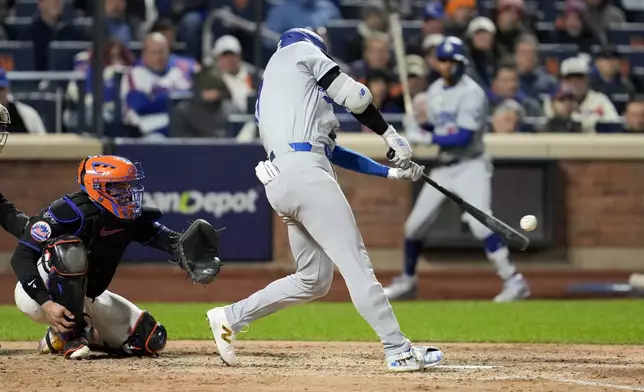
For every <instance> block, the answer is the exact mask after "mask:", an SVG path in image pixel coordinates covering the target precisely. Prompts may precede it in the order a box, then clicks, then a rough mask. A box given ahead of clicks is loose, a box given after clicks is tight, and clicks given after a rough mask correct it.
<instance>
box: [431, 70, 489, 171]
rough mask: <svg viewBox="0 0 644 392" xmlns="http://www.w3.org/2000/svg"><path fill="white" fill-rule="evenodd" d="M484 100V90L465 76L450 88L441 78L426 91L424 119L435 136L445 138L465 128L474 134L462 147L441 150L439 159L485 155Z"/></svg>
mask: <svg viewBox="0 0 644 392" xmlns="http://www.w3.org/2000/svg"><path fill="white" fill-rule="evenodd" d="M487 105H488V102H487V97H486V96H485V92H484V91H483V89H482V88H481V87H480V86H479V85H478V84H477V83H476V82H475V81H474V80H472V78H470V77H469V76H467V75H464V76H463V77H462V78H461V80H459V81H458V83H457V84H456V85H454V86H452V87H447V88H446V87H445V83H444V82H443V80H442V79H439V80H437V81H435V82H434V83H432V85H431V86H429V89H428V90H427V120H428V122H430V123H431V124H432V125H434V134H435V135H448V134H450V133H454V132H457V131H458V128H465V129H469V130H471V131H474V135H472V139H471V140H470V142H469V144H468V145H466V146H465V147H443V148H441V150H440V154H439V160H441V161H444V162H445V161H451V160H455V159H457V160H458V159H468V158H471V157H473V156H477V155H480V154H482V153H483V152H485V145H484V144H483V134H484V133H485V131H486V129H487V118H486V116H487Z"/></svg>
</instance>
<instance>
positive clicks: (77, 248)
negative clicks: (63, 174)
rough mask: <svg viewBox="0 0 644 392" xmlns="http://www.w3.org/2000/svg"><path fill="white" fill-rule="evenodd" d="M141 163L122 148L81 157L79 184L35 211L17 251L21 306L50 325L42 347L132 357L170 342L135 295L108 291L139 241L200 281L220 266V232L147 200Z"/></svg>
mask: <svg viewBox="0 0 644 392" xmlns="http://www.w3.org/2000/svg"><path fill="white" fill-rule="evenodd" d="M143 178H144V175H143V171H142V169H141V166H140V164H138V163H132V162H130V161H129V160H127V159H125V158H123V157H119V156H114V155H99V156H91V157H87V158H85V159H83V160H82V162H81V164H80V166H79V168H78V176H77V181H78V184H79V186H80V191H79V192H76V193H72V194H68V195H65V196H63V197H61V198H60V199H58V200H55V201H54V202H53V203H51V204H50V205H48V206H45V207H44V208H43V209H42V210H41V211H40V213H38V214H37V215H36V216H34V217H31V218H30V219H29V222H28V225H27V227H26V228H25V230H24V232H23V234H22V236H21V237H20V241H19V244H18V247H17V248H16V251H15V252H14V254H13V257H12V259H11V266H12V267H13V269H14V271H15V273H16V275H17V277H18V283H17V284H16V288H15V300H16V306H17V307H18V309H20V310H21V311H22V312H23V313H24V314H26V315H27V316H28V317H29V318H31V319H32V320H34V321H36V322H38V323H43V324H47V325H49V328H48V330H47V333H46V334H45V337H44V339H43V340H42V341H41V342H40V344H39V346H38V351H39V352H41V353H57V352H60V353H63V354H64V356H65V358H71V359H84V358H87V357H89V355H90V347H92V349H93V348H96V349H98V350H101V351H106V352H109V353H113V354H117V355H123V356H150V355H155V354H156V353H158V352H159V351H161V350H163V348H164V347H165V344H166V338H167V332H166V330H165V328H164V327H163V326H162V325H161V324H160V323H157V321H156V320H155V319H154V317H152V315H150V314H149V313H148V312H147V311H144V310H142V309H140V308H139V307H137V306H136V305H134V304H133V303H132V302H130V301H128V300H127V299H125V298H123V297H121V296H120V295H117V294H115V293H112V292H110V291H108V290H107V288H108V286H109V285H110V282H111V281H112V278H113V277H114V273H115V272H116V268H117V267H118V264H119V262H120V259H121V257H122V255H123V253H124V252H125V249H126V248H127V246H128V245H129V244H130V242H132V241H136V242H139V243H142V244H145V245H147V246H152V247H154V248H157V249H160V250H163V251H166V252H167V253H169V254H170V255H171V256H173V257H174V258H175V259H176V262H177V263H178V264H179V266H180V267H181V268H182V269H184V270H185V271H187V272H188V273H189V275H190V277H191V278H192V280H193V281H194V282H199V283H209V282H211V281H212V280H213V278H214V277H215V276H216V275H217V273H218V272H219V267H220V262H219V259H218V257H217V256H218V250H217V231H216V230H214V229H213V228H212V226H210V225H209V224H208V223H206V222H205V221H203V220H197V221H195V222H194V223H193V224H192V225H191V226H190V227H189V228H188V229H187V230H186V231H185V232H184V233H178V232H176V231H173V230H171V229H169V228H167V227H165V226H164V225H162V224H160V223H159V222H158V219H159V218H161V215H162V213H161V211H160V210H158V209H155V208H144V207H142V198H143V186H142V185H141V180H142V179H143Z"/></svg>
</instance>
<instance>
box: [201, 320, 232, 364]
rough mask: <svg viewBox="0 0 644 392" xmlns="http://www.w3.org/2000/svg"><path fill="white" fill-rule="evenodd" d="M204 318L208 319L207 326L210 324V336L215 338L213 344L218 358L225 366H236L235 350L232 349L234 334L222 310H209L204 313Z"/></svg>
mask: <svg viewBox="0 0 644 392" xmlns="http://www.w3.org/2000/svg"><path fill="white" fill-rule="evenodd" d="M206 318H207V319H208V324H210V329H211V330H212V334H213V336H214V337H215V344H216V345H217V351H219V356H220V357H221V359H222V360H223V361H224V363H226V365H228V366H237V357H236V356H235V348H234V347H233V343H234V342H235V333H234V332H233V330H232V329H231V328H230V323H229V322H228V317H226V312H225V311H224V308H213V309H210V310H209V311H208V312H207V313H206Z"/></svg>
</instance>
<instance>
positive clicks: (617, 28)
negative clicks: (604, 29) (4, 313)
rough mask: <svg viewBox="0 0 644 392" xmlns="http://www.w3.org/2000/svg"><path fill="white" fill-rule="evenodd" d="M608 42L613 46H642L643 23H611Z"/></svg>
mask: <svg viewBox="0 0 644 392" xmlns="http://www.w3.org/2000/svg"><path fill="white" fill-rule="evenodd" d="M608 41H609V42H610V43H612V44H613V45H633V46H644V23H613V24H611V25H610V29H609V31H608Z"/></svg>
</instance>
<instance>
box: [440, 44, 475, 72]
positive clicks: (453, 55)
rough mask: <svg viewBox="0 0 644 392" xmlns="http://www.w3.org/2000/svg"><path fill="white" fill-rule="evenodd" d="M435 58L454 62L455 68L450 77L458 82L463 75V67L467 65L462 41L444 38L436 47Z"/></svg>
mask: <svg viewBox="0 0 644 392" xmlns="http://www.w3.org/2000/svg"><path fill="white" fill-rule="evenodd" d="M436 58H437V59H438V60H452V61H456V63H457V64H456V66H455V67H454V68H453V69H452V77H453V78H454V79H455V80H458V79H460V78H461V76H463V74H464V73H465V67H466V66H467V65H468V64H469V61H468V60H467V56H466V54H465V46H464V45H463V41H461V39H460V38H457V37H445V39H444V40H443V42H441V43H440V44H438V46H437V47H436Z"/></svg>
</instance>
